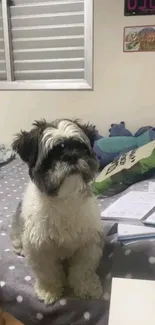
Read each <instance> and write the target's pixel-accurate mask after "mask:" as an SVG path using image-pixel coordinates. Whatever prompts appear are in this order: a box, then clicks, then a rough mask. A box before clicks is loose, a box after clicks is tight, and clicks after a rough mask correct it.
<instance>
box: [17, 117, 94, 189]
mask: <svg viewBox="0 0 155 325" xmlns="http://www.w3.org/2000/svg"><path fill="white" fill-rule="evenodd" d="M33 126H34V127H33V129H32V130H31V131H30V132H25V131H21V133H20V134H18V135H17V138H16V139H15V141H14V142H13V149H14V150H15V151H16V152H17V153H18V154H19V155H20V157H21V158H22V160H23V161H24V162H26V163H27V165H28V167H29V174H30V177H31V179H32V180H33V182H34V183H35V184H36V185H37V187H38V188H39V189H40V190H41V191H42V192H44V193H46V194H48V195H56V194H57V192H58V190H59V188H60V186H61V184H62V183H63V181H64V180H65V178H66V177H67V176H69V175H72V174H80V175H81V176H82V178H83V181H84V182H85V183H88V182H89V181H90V180H91V179H92V178H93V177H94V174H95V172H96V171H97V169H98V162H97V160H96V157H95V154H94V152H93V150H92V145H93V142H94V140H95V136H96V133H97V132H96V130H95V127H94V126H92V125H89V124H88V125H81V124H79V122H77V121H72V120H68V119H64V120H56V121H54V122H53V123H47V122H46V121H45V120H43V121H37V122H35V123H34V124H33Z"/></svg>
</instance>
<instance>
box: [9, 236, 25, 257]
mask: <svg viewBox="0 0 155 325" xmlns="http://www.w3.org/2000/svg"><path fill="white" fill-rule="evenodd" d="M12 246H13V251H14V253H15V254H17V255H20V256H25V254H24V250H23V245H22V242H21V240H19V239H14V240H12Z"/></svg>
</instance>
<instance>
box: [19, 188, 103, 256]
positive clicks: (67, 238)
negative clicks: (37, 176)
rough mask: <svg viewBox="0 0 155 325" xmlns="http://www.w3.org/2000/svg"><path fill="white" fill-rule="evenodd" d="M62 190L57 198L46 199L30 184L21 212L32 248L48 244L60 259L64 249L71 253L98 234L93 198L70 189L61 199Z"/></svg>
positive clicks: (97, 211)
mask: <svg viewBox="0 0 155 325" xmlns="http://www.w3.org/2000/svg"><path fill="white" fill-rule="evenodd" d="M65 186H66V184H65ZM63 190H64V189H63V188H62V191H60V195H58V196H56V197H53V198H50V197H48V196H46V195H44V194H42V193H40V191H38V189H37V187H36V186H35V185H34V184H33V183H32V182H30V183H29V185H28V188H27V190H26V193H25V197H24V201H23V208H22V216H23V218H24V220H25V231H26V233H27V234H28V233H29V234H28V236H29V240H30V241H31V242H32V243H33V244H35V245H41V244H43V243H45V242H49V241H51V240H52V242H53V243H54V245H55V248H56V249H59V250H60V255H61V254H63V253H62V250H66V249H67V250H69V251H70V252H72V251H73V252H74V251H75V250H76V249H78V246H81V244H85V243H87V242H88V241H89V240H91V238H92V237H94V236H95V235H96V234H97V233H98V232H100V231H101V223H100V214H99V209H98V206H97V203H96V200H95V198H94V197H93V196H92V195H87V194H86V193H85V192H84V193H83V192H82V193H83V194H81V192H78V191H77V192H75V191H74V189H71V190H70V191H69V193H68V195H66V196H63Z"/></svg>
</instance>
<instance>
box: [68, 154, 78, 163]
mask: <svg viewBox="0 0 155 325" xmlns="http://www.w3.org/2000/svg"><path fill="white" fill-rule="evenodd" d="M69 161H70V162H71V163H72V164H76V163H77V155H76V154H71V155H70V156H69Z"/></svg>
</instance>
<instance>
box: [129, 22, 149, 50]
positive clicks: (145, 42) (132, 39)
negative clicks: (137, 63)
mask: <svg viewBox="0 0 155 325" xmlns="http://www.w3.org/2000/svg"><path fill="white" fill-rule="evenodd" d="M123 50H124V52H148V51H155V25H151V26H130V27H125V28H124V41H123Z"/></svg>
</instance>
